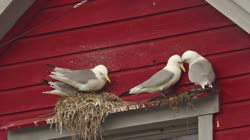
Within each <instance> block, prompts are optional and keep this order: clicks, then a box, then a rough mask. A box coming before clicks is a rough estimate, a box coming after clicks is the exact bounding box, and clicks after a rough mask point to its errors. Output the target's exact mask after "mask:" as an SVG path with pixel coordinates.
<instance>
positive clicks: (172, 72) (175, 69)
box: [120, 55, 185, 97]
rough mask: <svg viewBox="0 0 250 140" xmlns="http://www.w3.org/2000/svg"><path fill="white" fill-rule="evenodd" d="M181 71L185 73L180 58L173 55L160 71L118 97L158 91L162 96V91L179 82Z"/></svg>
mask: <svg viewBox="0 0 250 140" xmlns="http://www.w3.org/2000/svg"><path fill="white" fill-rule="evenodd" d="M181 70H183V71H184V72H185V68H184V66H183V63H182V60H181V57H180V56H179V55H173V56H171V57H170V58H169V60H168V63H167V65H166V66H165V67H164V68H163V69H162V70H160V71H158V72H157V73H155V74H154V75H153V76H151V77H150V78H149V79H148V80H147V81H144V82H143V83H142V84H140V85H138V86H136V87H134V88H132V89H130V90H129V91H127V92H124V93H122V94H121V95H120V97H122V96H127V95H132V94H140V93H144V92H149V93H150V92H158V91H161V93H162V94H164V92H163V91H164V90H167V89H169V88H170V87H171V86H173V85H174V84H176V83H177V82H178V81H179V80H180V78H181V73H182V72H181Z"/></svg>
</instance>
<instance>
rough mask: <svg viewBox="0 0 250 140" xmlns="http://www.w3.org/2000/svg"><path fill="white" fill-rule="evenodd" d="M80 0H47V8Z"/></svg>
mask: <svg viewBox="0 0 250 140" xmlns="http://www.w3.org/2000/svg"><path fill="white" fill-rule="evenodd" d="M80 1H81V0H49V1H48V4H47V8H52V7H58V6H63V5H69V4H75V3H77V2H80Z"/></svg>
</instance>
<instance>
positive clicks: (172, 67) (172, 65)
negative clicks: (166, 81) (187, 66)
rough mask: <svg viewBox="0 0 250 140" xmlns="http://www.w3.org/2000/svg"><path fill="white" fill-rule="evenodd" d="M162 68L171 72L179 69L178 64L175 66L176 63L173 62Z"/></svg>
mask: <svg viewBox="0 0 250 140" xmlns="http://www.w3.org/2000/svg"><path fill="white" fill-rule="evenodd" d="M163 69H165V70H169V71H172V72H175V71H178V70H180V68H179V67H178V66H176V64H175V65H174V64H168V65H167V66H165V67H164V68H163Z"/></svg>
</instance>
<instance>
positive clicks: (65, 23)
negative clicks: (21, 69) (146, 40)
mask: <svg viewBox="0 0 250 140" xmlns="http://www.w3.org/2000/svg"><path fill="white" fill-rule="evenodd" d="M52 2H53V1H52ZM63 2H65V1H60V2H57V3H61V4H62V3H63ZM68 2H72V1H68ZM54 3H55V2H54ZM65 4H66V3H65ZM201 4H206V3H205V2H204V1H202V0H189V1H186V0H175V1H166V0H146V1H145V0H133V1H130V0H119V1H118V0H98V1H89V2H88V3H86V4H84V5H83V6H81V7H79V8H77V9H75V10H73V11H72V12H70V13H68V14H66V15H65V16H63V17H61V18H59V19H57V20H55V21H53V22H52V23H50V24H47V25H46V26H43V27H41V28H39V29H37V30H35V31H34V32H32V33H31V34H29V35H36V34H42V33H48V32H54V31H61V30H65V29H71V28H76V27H83V26H88V25H93V24H100V23H103V22H110V21H116V20H121V19H127V18H132V17H138V16H145V15H148V14H154V13H159V12H165V11H170V10H176V9H181V8H186V7H192V6H197V5H201ZM72 7H73V5H70V6H66V7H60V8H55V9H48V10H45V11H43V12H42V13H40V15H38V16H37V19H35V20H34V21H33V23H32V26H34V25H38V24H40V22H41V21H46V20H48V19H51V18H53V17H55V15H56V14H58V13H62V12H63V11H66V10H68V9H70V8H72ZM114 11H115V12H114Z"/></svg>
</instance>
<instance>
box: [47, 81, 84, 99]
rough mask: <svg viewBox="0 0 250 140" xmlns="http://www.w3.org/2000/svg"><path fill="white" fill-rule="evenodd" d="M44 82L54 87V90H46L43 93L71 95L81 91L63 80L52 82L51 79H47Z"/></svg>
mask: <svg viewBox="0 0 250 140" xmlns="http://www.w3.org/2000/svg"><path fill="white" fill-rule="evenodd" d="M43 83H44V84H46V85H49V86H50V87H52V88H53V90H51V91H45V92H43V93H45V94H55V95H59V96H69V95H72V94H77V93H80V92H79V90H77V89H76V88H74V87H72V86H70V85H68V84H65V83H63V82H58V81H56V82H51V81H47V80H44V81H43Z"/></svg>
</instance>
